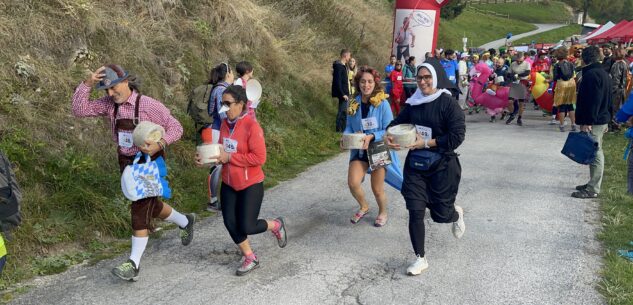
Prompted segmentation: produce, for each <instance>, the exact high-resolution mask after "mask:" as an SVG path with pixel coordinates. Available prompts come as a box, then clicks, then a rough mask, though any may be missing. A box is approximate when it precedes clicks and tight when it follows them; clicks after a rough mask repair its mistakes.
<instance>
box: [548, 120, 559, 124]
mask: <svg viewBox="0 0 633 305" xmlns="http://www.w3.org/2000/svg"><path fill="white" fill-rule="evenodd" d="M556 124H558V121H557V120H556V119H552V120H551V121H550V122H549V123H547V125H556Z"/></svg>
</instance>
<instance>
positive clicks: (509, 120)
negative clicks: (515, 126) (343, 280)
mask: <svg viewBox="0 0 633 305" xmlns="http://www.w3.org/2000/svg"><path fill="white" fill-rule="evenodd" d="M512 121H514V114H511V115H510V117H509V118H508V120H506V125H510V123H512Z"/></svg>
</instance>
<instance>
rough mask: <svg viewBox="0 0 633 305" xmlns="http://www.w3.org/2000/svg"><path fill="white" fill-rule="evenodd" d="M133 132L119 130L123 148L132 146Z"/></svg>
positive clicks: (120, 144) (120, 142) (120, 143)
mask: <svg viewBox="0 0 633 305" xmlns="http://www.w3.org/2000/svg"><path fill="white" fill-rule="evenodd" d="M133 145H134V142H133V141H132V133H131V132H127V131H119V146H121V147H123V148H132V146H133Z"/></svg>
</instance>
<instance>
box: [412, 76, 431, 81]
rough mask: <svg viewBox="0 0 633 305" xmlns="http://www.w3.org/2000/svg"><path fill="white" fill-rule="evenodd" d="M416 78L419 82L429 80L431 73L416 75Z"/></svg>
mask: <svg viewBox="0 0 633 305" xmlns="http://www.w3.org/2000/svg"><path fill="white" fill-rule="evenodd" d="M415 79H416V80H418V81H419V82H421V81H426V82H428V81H430V80H433V75H418V76H416V77H415Z"/></svg>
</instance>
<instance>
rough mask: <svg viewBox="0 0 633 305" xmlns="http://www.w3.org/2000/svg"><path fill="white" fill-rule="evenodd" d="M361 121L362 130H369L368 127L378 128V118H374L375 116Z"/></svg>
mask: <svg viewBox="0 0 633 305" xmlns="http://www.w3.org/2000/svg"><path fill="white" fill-rule="evenodd" d="M361 123H362V124H363V130H370V129H376V128H378V120H376V118H366V119H362V120H361Z"/></svg>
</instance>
